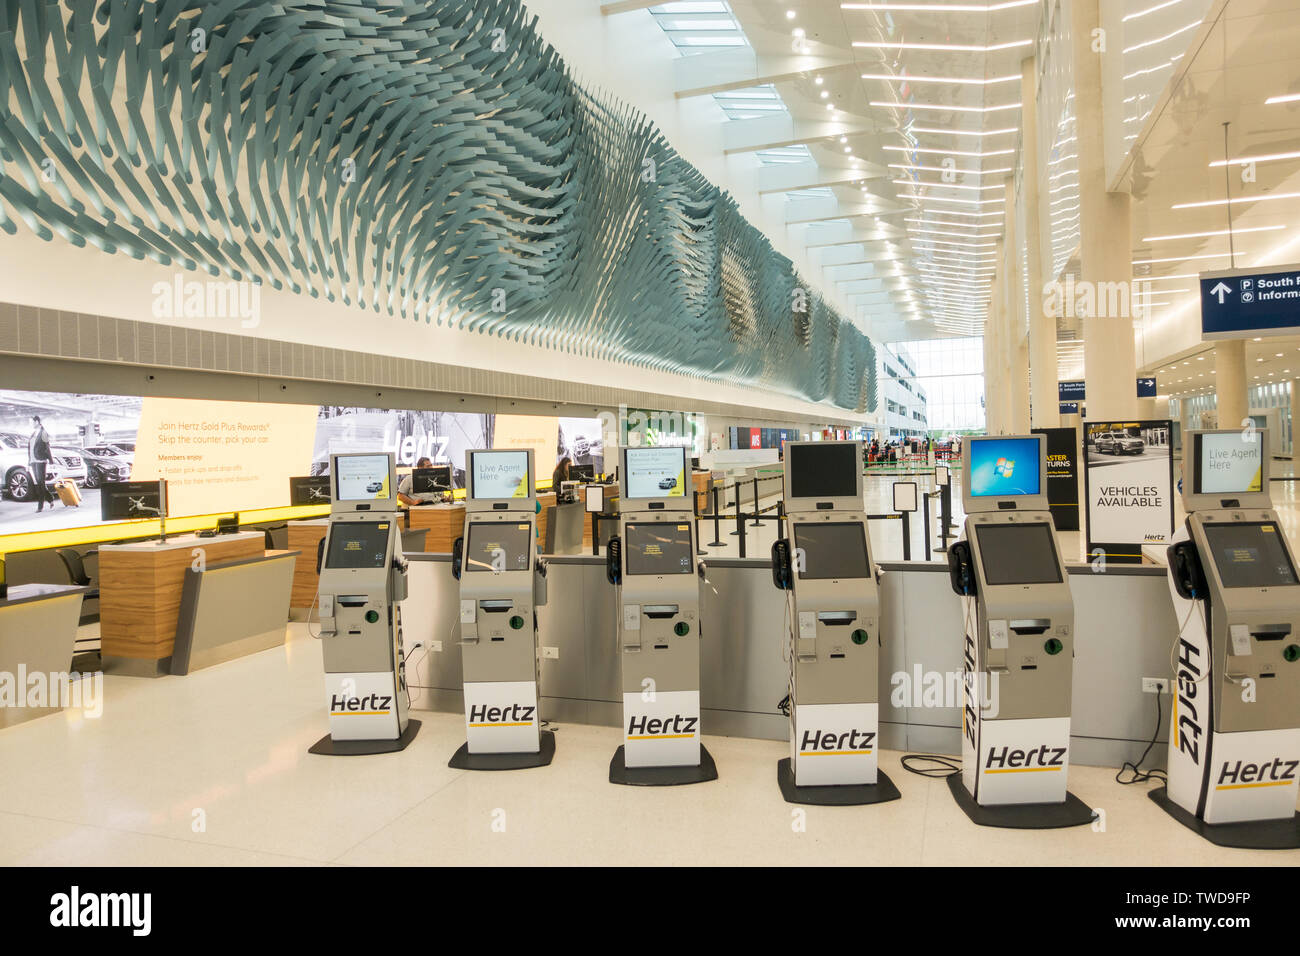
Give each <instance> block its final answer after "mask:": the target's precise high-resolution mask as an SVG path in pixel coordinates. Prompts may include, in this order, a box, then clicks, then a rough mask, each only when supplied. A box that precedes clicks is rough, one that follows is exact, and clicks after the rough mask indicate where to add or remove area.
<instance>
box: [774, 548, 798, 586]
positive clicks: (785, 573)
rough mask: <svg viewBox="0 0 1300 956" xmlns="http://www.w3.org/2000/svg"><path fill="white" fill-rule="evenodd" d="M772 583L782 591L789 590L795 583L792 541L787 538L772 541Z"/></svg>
mask: <svg viewBox="0 0 1300 956" xmlns="http://www.w3.org/2000/svg"><path fill="white" fill-rule="evenodd" d="M772 583H773V584H775V585H776V586H777V587H778V588H780V589H781V590H782V591H789V590H790V588H791V585H792V583H793V581H792V575H791V572H790V541H789V540H788V539H786V538H781V539H779V540H777V541H773V542H772Z"/></svg>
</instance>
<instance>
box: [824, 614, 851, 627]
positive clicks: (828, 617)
mask: <svg viewBox="0 0 1300 956" xmlns="http://www.w3.org/2000/svg"><path fill="white" fill-rule="evenodd" d="M857 619H858V612H857V611H818V612H817V620H818V621H820V622H821V623H822V624H825V625H826V626H827V627H842V626H844V625H845V624H852V623H853V622H854V621H856V620H857Z"/></svg>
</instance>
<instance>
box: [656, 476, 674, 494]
mask: <svg viewBox="0 0 1300 956" xmlns="http://www.w3.org/2000/svg"><path fill="white" fill-rule="evenodd" d="M659 487H660V488H662V489H663V490H664V491H672V490H673V489H674V488H676V487H677V479H676V478H663V479H661V480H660V482H659Z"/></svg>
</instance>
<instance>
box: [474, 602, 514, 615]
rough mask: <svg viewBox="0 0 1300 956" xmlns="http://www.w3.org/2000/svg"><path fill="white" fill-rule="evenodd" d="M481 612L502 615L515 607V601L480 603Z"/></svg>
mask: <svg viewBox="0 0 1300 956" xmlns="http://www.w3.org/2000/svg"><path fill="white" fill-rule="evenodd" d="M478 606H479V608H480V610H483V611H486V612H487V613H488V614H502V613H504V612H506V611H508V610H510V609H511V608H512V607H514V606H515V602H514V601H479V602H478Z"/></svg>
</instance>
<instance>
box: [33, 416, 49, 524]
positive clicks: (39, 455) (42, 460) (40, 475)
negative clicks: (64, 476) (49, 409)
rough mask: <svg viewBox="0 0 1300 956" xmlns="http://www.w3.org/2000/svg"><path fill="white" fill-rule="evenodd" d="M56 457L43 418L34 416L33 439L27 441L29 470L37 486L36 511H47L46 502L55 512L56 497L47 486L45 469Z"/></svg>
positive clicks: (35, 490)
mask: <svg viewBox="0 0 1300 956" xmlns="http://www.w3.org/2000/svg"><path fill="white" fill-rule="evenodd" d="M52 461H54V456H53V455H52V454H51V453H50V433H49V432H47V431H46V430H45V426H44V425H42V424H41V416H39V415H33V416H32V437H31V438H29V439H27V470H28V471H30V472H31V473H32V483H33V484H35V485H36V487H35V488H34V489H33V491H34V492H35V494H36V510H37V511H38V512H39V511H43V510H45V502H47V501H48V502H49V503H50V510H51V511H53V510H54V496H53V495H52V494H50V489H49V488H47V487H46V486H45V469H46V466H47V465H49V463H50V462H52Z"/></svg>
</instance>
